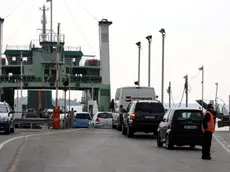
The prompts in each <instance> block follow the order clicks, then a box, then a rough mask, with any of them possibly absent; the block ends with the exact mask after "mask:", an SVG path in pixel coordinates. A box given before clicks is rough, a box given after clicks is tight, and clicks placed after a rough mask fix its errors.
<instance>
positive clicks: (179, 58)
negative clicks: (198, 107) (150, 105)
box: [0, 0, 230, 102]
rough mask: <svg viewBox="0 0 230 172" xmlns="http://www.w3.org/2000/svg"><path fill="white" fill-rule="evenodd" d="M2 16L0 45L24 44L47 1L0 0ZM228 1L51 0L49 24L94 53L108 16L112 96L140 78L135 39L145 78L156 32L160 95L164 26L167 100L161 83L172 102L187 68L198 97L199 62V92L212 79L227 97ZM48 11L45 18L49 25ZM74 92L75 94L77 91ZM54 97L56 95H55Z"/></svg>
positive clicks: (155, 80) (155, 81) (210, 90)
mask: <svg viewBox="0 0 230 172" xmlns="http://www.w3.org/2000/svg"><path fill="white" fill-rule="evenodd" d="M0 4H1V5H0V17H3V18H4V17H6V16H8V15H9V14H11V15H10V16H9V17H8V18H6V20H5V23H4V46H5V45H6V44H9V45H28V44H29V43H30V41H31V40H32V39H38V34H39V32H40V31H37V29H38V28H41V11H40V10H39V7H42V5H43V4H46V6H47V7H49V3H46V0H20V1H19V0H7V1H6V0H0ZM229 7H230V1H228V0H173V1H172V0H161V1H159V0H142V1H138V0H132V1H131V0H116V1H115V0H97V1H95V0H56V1H54V3H53V8H54V9H53V11H54V14H53V15H54V19H53V20H54V23H53V28H54V30H55V31H56V28H57V22H60V23H61V32H62V33H64V34H65V35H66V40H65V41H66V45H67V46H79V45H80V46H81V47H82V50H83V53H84V54H96V55H97V58H99V54H98V52H99V40H98V21H97V20H101V19H102V18H107V19H108V20H110V21H112V22H113V24H112V25H111V26H110V58H111V64H110V66H111V85H112V97H114V94H115V91H116V88H118V87H122V86H130V85H133V82H134V81H135V80H137V53H138V50H137V46H136V44H135V43H136V42H138V41H141V42H142V51H141V85H142V86H146V85H147V79H148V76H147V74H148V71H147V69H148V68H147V66H148V61H147V59H148V44H147V40H146V39H145V37H146V36H147V35H149V34H152V35H153V42H152V62H151V67H152V70H151V86H153V87H155V89H156V93H157V94H158V95H159V96H161V41H162V40H161V34H160V33H159V30H160V29H161V28H165V31H166V33H167V36H166V39H165V94H164V95H165V101H167V100H168V95H167V92H166V88H167V86H168V82H169V81H171V82H172V95H173V99H174V101H175V102H179V101H180V99H181V95H182V91H183V86H184V78H183V77H184V76H185V75H186V74H188V76H189V85H190V87H191V90H190V93H189V102H194V101H195V100H196V99H199V98H201V73H199V74H198V75H197V77H195V78H193V79H192V77H194V76H195V75H196V74H197V72H199V70H198V68H199V67H200V66H202V65H204V79H205V83H204V84H205V85H204V90H205V92H204V97H205V99H214V97H215V82H218V83H219V92H218V96H219V97H220V98H221V99H223V100H224V101H226V102H228V95H229V88H230V80H229V78H228V75H229V61H230V60H229V56H230V48H229V47H230V32H229V31H230V22H229V18H230V13H229ZM49 13H50V11H48V14H47V15H48V16H47V19H48V24H47V28H49V27H50V25H49V22H50V17H49ZM74 95H75V96H79V93H78V94H77V93H74ZM54 96H55V95H54Z"/></svg>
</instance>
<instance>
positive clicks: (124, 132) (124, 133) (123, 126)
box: [122, 124, 127, 135]
mask: <svg viewBox="0 0 230 172" xmlns="http://www.w3.org/2000/svg"><path fill="white" fill-rule="evenodd" d="M122 134H123V135H126V134H127V129H126V127H125V125H124V124H122Z"/></svg>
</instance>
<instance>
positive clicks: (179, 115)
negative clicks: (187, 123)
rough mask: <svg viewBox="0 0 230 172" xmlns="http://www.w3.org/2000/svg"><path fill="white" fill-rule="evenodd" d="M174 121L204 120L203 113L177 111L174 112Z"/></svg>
mask: <svg viewBox="0 0 230 172" xmlns="http://www.w3.org/2000/svg"><path fill="white" fill-rule="evenodd" d="M174 119H175V120H177V121H181V120H202V119H203V113H202V112H201V111H196V110H177V111H175V112H174Z"/></svg>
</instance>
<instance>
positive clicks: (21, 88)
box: [20, 52, 23, 101]
mask: <svg viewBox="0 0 230 172" xmlns="http://www.w3.org/2000/svg"><path fill="white" fill-rule="evenodd" d="M22 63H23V57H22V52H21V63H20V69H21V72H20V73H21V84H20V88H21V101H22V86H23V73H22V72H23V71H22Z"/></svg>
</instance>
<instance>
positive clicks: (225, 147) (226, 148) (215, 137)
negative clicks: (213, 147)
mask: <svg viewBox="0 0 230 172" xmlns="http://www.w3.org/2000/svg"><path fill="white" fill-rule="evenodd" d="M213 137H214V139H215V140H216V141H217V142H218V143H219V144H220V145H221V146H222V148H224V150H226V152H228V153H230V149H229V148H228V147H227V146H226V145H225V144H224V143H223V142H222V141H221V140H220V139H219V138H218V136H217V135H216V134H213ZM219 137H220V136H219Z"/></svg>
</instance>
